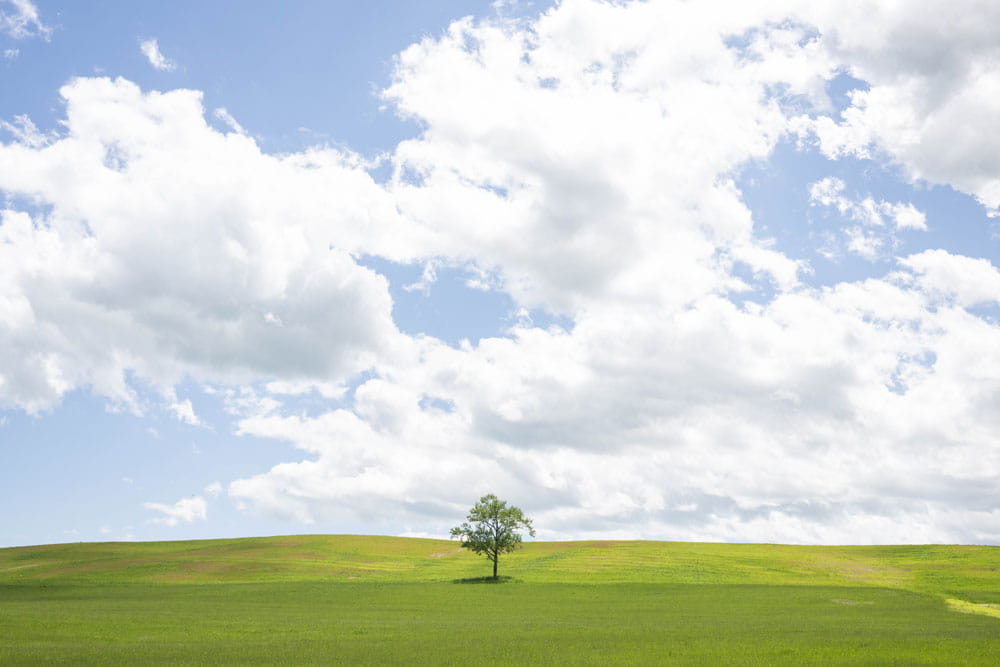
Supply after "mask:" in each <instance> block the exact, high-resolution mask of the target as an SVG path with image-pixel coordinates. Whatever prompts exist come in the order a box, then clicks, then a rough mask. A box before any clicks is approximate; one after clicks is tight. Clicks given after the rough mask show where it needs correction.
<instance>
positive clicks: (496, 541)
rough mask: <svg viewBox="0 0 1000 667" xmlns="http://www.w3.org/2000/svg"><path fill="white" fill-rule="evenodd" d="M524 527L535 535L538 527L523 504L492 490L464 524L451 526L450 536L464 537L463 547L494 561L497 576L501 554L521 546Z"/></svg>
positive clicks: (494, 574)
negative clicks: (523, 509)
mask: <svg viewBox="0 0 1000 667" xmlns="http://www.w3.org/2000/svg"><path fill="white" fill-rule="evenodd" d="M520 529H524V530H526V531H527V532H528V534H529V535H531V536H532V537H534V536H535V529H534V527H533V526H532V525H531V519H528V518H527V517H525V516H524V512H522V511H521V509H520V508H518V507H514V506H513V505H508V504H507V501H506V500H500V499H499V498H497V497H496V496H495V495H493V494H492V493H490V494H487V495H485V496H483V497H482V498H480V499H479V502H478V503H476V504H475V505H474V506H473V507H472V509H471V510H469V515H468V516H467V517H466V519H465V523H463V524H462V525H461V526H455V527H454V528H452V529H451V536H452V537H453V538H454V537H458V538H461V540H462V547H464V548H466V549H469V550H471V551H474V552H475V553H477V554H483V555H484V556H486V557H487V558H489V559H490V560H491V561H492V562H493V578H494V579H496V578H497V563H498V562H499V560H500V554H505V553H510V552H511V551H514V550H515V549H518V548H520V546H521V534H520V533H519V532H517V531H518V530H520Z"/></svg>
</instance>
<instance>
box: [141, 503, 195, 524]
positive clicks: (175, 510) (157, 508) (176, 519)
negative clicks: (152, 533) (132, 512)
mask: <svg viewBox="0 0 1000 667" xmlns="http://www.w3.org/2000/svg"><path fill="white" fill-rule="evenodd" d="M142 506H143V507H145V508H146V509H148V510H153V511H154V512H162V513H163V516H162V517H156V518H153V519H149V520H148V523H158V524H162V525H164V526H176V525H177V524H179V523H181V522H184V523H193V522H195V521H199V520H201V521H204V520H205V519H207V518H208V505H207V503H206V502H205V499H204V498H202V497H201V496H192V497H191V498H181V499H180V500H178V501H177V502H176V503H174V504H173V505H167V504H165V503H143V504H142Z"/></svg>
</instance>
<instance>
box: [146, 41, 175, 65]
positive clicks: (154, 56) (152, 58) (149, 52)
mask: <svg viewBox="0 0 1000 667" xmlns="http://www.w3.org/2000/svg"><path fill="white" fill-rule="evenodd" d="M139 48H140V49H141V50H142V55H144V56H146V60H148V61H149V64H150V65H152V66H153V67H155V68H156V69H158V70H160V71H161V72H172V71H173V70H175V69H177V64H176V63H175V62H174V61H173V60H170V59H169V58H167V57H166V56H164V55H163V53H161V52H160V45H159V44H158V43H157V41H156V39H146V40H143V41H142V42H141V43H140V44H139Z"/></svg>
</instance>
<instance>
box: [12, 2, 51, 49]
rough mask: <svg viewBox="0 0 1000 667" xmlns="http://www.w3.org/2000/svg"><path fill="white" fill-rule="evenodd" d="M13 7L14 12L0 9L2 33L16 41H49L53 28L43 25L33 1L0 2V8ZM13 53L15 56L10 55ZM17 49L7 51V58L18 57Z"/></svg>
mask: <svg viewBox="0 0 1000 667" xmlns="http://www.w3.org/2000/svg"><path fill="white" fill-rule="evenodd" d="M4 6H8V7H12V10H4V9H0V32H2V33H6V34H7V35H10V36H11V37H13V38H14V39H26V38H28V37H41V38H42V39H45V40H47V39H48V38H49V36H50V35H51V34H52V28H51V27H49V26H47V25H45V24H44V23H42V19H41V17H40V16H39V14H38V7H36V6H35V5H34V3H32V2H31V0H0V7H4ZM11 52H13V55H12V56H11V55H8V54H10V53H11ZM17 53H18V50H17V49H7V50H6V51H5V52H4V57H5V58H13V57H16V56H17Z"/></svg>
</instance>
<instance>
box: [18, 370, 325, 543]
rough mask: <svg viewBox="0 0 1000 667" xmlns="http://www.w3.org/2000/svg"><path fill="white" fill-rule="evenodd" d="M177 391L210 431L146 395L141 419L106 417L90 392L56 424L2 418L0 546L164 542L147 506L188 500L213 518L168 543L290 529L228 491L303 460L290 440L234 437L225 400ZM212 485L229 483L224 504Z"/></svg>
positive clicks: (43, 418) (175, 533)
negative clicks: (281, 464) (248, 508)
mask: <svg viewBox="0 0 1000 667" xmlns="http://www.w3.org/2000/svg"><path fill="white" fill-rule="evenodd" d="M177 393H178V398H179V399H180V400H182V401H183V400H185V399H186V400H190V401H191V403H192V405H193V408H194V412H195V414H197V415H198V417H199V418H200V419H201V420H202V422H203V423H205V424H209V425H210V426H194V425H190V424H186V423H183V422H181V421H179V420H178V419H176V418H175V416H174V415H173V414H172V413H171V412H170V410H169V408H168V407H167V406H166V405H165V404H164V403H163V402H162V401H161V400H160V399H159V398H158V397H156V398H154V397H152V396H145V395H143V394H142V393H141V392H140V395H139V402H140V404H142V405H143V406H144V411H143V414H142V415H135V414H132V413H131V412H129V411H126V410H112V409H109V403H108V402H107V401H106V400H105V399H104V398H102V397H100V396H96V395H94V394H93V393H91V392H90V391H88V390H77V391H73V392H70V393H69V394H67V395H66V396H65V397H64V398H63V400H62V402H61V404H60V405H59V406H58V407H56V408H54V411H57V412H58V419H55V418H51V417H52V415H49V414H45V413H43V414H39V415H36V416H30V415H28V414H26V413H24V412H20V411H6V412H4V413H3V422H2V423H0V443H3V446H2V448H3V454H4V468H5V473H4V475H3V480H4V482H3V483H4V493H3V494H0V512H2V514H3V516H4V517H5V519H4V521H3V523H2V525H0V544H3V545H16V544H39V543H46V542H52V541H56V539H57V538H58V540H59V541H77V540H80V541H107V540H123V539H140V540H141V539H162V538H163V537H164V535H165V533H164V529H163V527H162V526H160V525H157V524H155V523H152V522H151V521H150V520H151V519H156V518H161V517H162V514H160V513H158V512H156V511H152V510H147V509H145V508H143V503H145V502H157V503H162V504H165V505H173V504H174V503H176V502H177V501H178V500H180V499H181V498H185V497H191V496H202V497H204V498H205V499H206V501H207V503H208V519H207V520H205V521H201V520H199V521H195V522H191V523H181V524H179V525H177V526H175V527H172V528H170V529H169V530H170V533H169V534H170V536H171V537H172V538H176V539H180V538H199V537H204V538H208V537H219V536H239V535H254V534H261V532H260V531H261V527H260V524H261V522H263V523H264V524H265V526H266V528H264V530H265V531H267V530H271V531H273V532H282V531H287V530H288V524H287V522H283V521H277V520H270V519H268V518H267V517H254V516H248V515H247V514H246V513H244V512H240V511H239V510H238V509H237V508H236V507H235V506H233V504H232V503H231V502H229V501H228V500H227V499H226V498H225V494H226V491H225V486H224V485H225V484H226V483H227V482H228V481H230V480H232V479H236V478H245V477H252V476H253V475H255V474H258V473H260V472H261V471H262V470H266V469H268V468H270V467H271V466H272V465H274V464H275V463H276V462H277V461H281V460H285V461H298V460H301V459H302V458H305V457H304V455H303V454H302V453H301V452H299V451H298V450H295V448H294V447H293V446H292V445H291V444H289V443H287V442H284V441H280V440H273V439H264V438H257V437H254V436H249V435H236V432H235V422H234V415H232V414H230V413H228V412H227V411H226V408H225V402H224V401H223V399H222V397H221V396H220V395H217V394H216V395H211V394H207V393H205V392H204V391H203V390H202V389H200V388H199V387H197V386H196V385H194V384H193V383H184V384H183V385H181V386H180V387H178V392H177ZM215 482H220V483H221V484H222V485H223V488H222V489H221V493H220V494H219V495H218V496H212V495H211V494H208V493H206V492H205V487H207V486H208V485H210V484H213V483H215ZM38 517H45V521H44V522H39V521H38Z"/></svg>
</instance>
